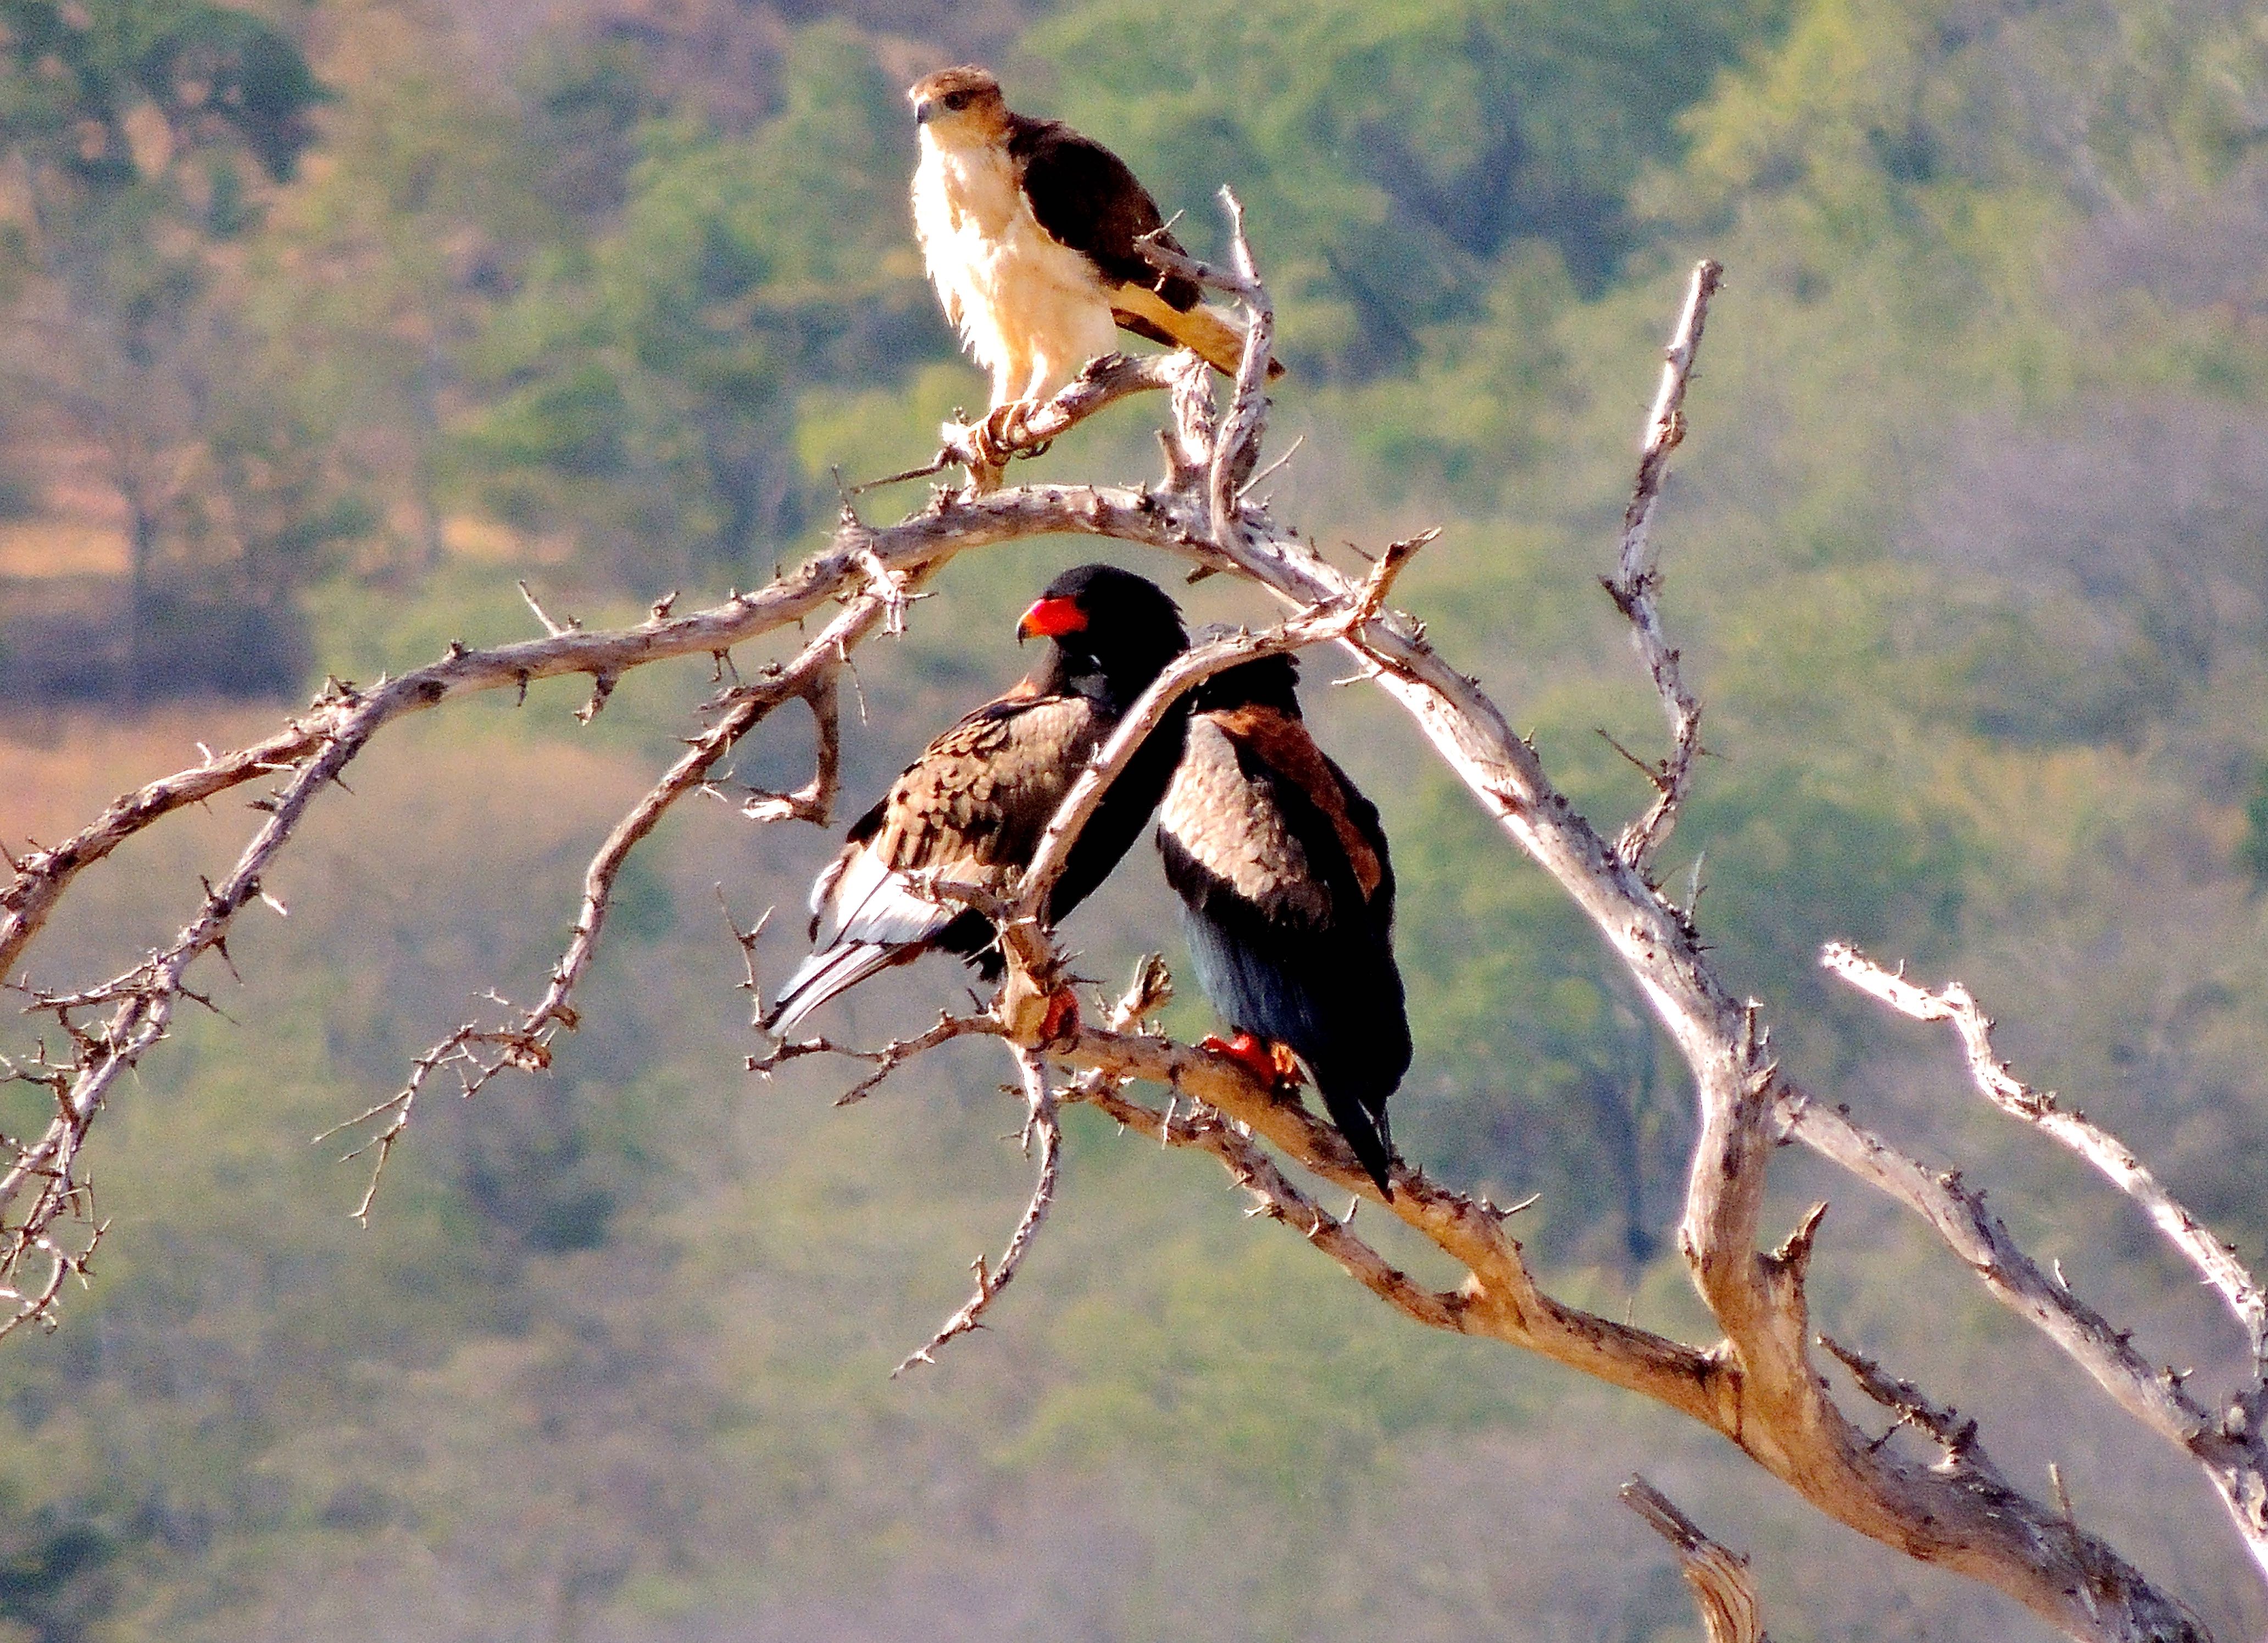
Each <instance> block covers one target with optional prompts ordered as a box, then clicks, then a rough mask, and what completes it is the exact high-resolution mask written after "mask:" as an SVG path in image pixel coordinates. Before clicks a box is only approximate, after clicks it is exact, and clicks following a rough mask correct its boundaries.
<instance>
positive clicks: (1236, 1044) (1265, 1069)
mask: <svg viewBox="0 0 2268 1643" xmlns="http://www.w3.org/2000/svg"><path fill="white" fill-rule="evenodd" d="M1197 1048H1198V1049H1200V1050H1211V1051H1212V1052H1213V1053H1214V1054H1215V1055H1217V1056H1226V1057H1228V1058H1229V1059H1230V1060H1231V1061H1233V1062H1235V1063H1236V1064H1237V1065H1239V1066H1241V1067H1242V1068H1243V1069H1244V1070H1245V1071H1246V1072H1249V1073H1251V1074H1252V1076H1253V1077H1254V1078H1256V1079H1259V1080H1260V1081H1261V1082H1262V1083H1263V1084H1265V1085H1268V1086H1269V1087H1271V1088H1275V1089H1291V1090H1295V1089H1297V1088H1299V1087H1300V1085H1301V1084H1303V1083H1305V1082H1306V1081H1307V1080H1306V1075H1305V1074H1303V1073H1302V1072H1300V1058H1299V1057H1297V1056H1295V1055H1293V1054H1292V1047H1291V1046H1290V1045H1289V1044H1276V1043H1267V1044H1263V1043H1261V1042H1260V1040H1258V1039H1257V1038H1255V1037H1254V1036H1253V1035H1251V1034H1249V1033H1239V1034H1238V1035H1236V1036H1235V1037H1234V1038H1233V1039H1228V1038H1221V1037H1219V1036H1218V1035H1216V1036H1211V1037H1207V1038H1201V1039H1199V1040H1198V1041H1197Z"/></svg>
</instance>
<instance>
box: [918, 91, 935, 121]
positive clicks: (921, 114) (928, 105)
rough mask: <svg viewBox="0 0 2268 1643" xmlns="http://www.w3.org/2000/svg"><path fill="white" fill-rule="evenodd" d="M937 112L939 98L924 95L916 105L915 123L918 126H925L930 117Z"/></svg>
mask: <svg viewBox="0 0 2268 1643" xmlns="http://www.w3.org/2000/svg"><path fill="white" fill-rule="evenodd" d="M936 113H937V99H936V98H934V97H924V98H923V99H921V101H919V102H917V103H916V104H915V105H914V123H915V124H916V125H917V126H925V125H927V124H928V123H929V122H930V117H931V116H932V115H933V114H936Z"/></svg>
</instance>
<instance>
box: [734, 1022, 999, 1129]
mask: <svg viewBox="0 0 2268 1643" xmlns="http://www.w3.org/2000/svg"><path fill="white" fill-rule="evenodd" d="M1003 1035H1004V1033H1003V1029H1002V1028H1001V1026H1000V1023H999V1022H998V1020H995V1019H994V1018H993V1017H991V1016H990V1015H948V1014H944V1013H940V1014H939V1016H938V1018H937V1025H936V1026H934V1027H932V1028H930V1029H929V1030H928V1031H927V1032H925V1033H917V1034H916V1035H914V1036H913V1037H911V1038H894V1039H892V1040H891V1041H890V1042H889V1043H887V1044H884V1045H883V1046H882V1047H881V1048H880V1050H860V1049H858V1048H857V1047H856V1046H854V1045H851V1044H838V1043H835V1042H834V1041H833V1040H832V1039H828V1038H806V1039H799V1040H795V1041H792V1042H788V1043H778V1044H775V1045H774V1046H773V1047H772V1048H771V1049H770V1050H767V1051H766V1052H765V1053H764V1054H762V1055H761V1056H750V1057H748V1058H747V1070H748V1071H749V1072H756V1073H761V1074H762V1075H763V1076H764V1077H766V1078H770V1076H771V1075H772V1074H773V1073H774V1072H777V1071H778V1070H779V1069H780V1068H781V1067H783V1066H785V1065H787V1064H788V1063H789V1062H791V1061H800V1060H802V1059H804V1058H805V1057H807V1056H843V1057H848V1058H849V1059H851V1060H853V1061H865V1062H869V1063H871V1064H872V1065H873V1068H874V1071H873V1072H872V1073H870V1074H869V1075H868V1076H866V1077H865V1078H863V1079H859V1080H858V1082H857V1083H856V1084H853V1085H852V1086H851V1087H850V1088H849V1089H847V1090H845V1091H843V1094H840V1095H837V1096H836V1098H835V1104H836V1106H837V1107H848V1106H850V1105H851V1103H852V1102H854V1101H864V1100H865V1098H866V1097H867V1096H868V1095H871V1094H873V1092H874V1091H875V1090H876V1089H878V1088H880V1087H881V1084H882V1081H883V1080H884V1079H887V1078H888V1077H889V1076H890V1074H891V1073H893V1072H896V1071H897V1070H898V1069H899V1068H900V1067H902V1066H903V1065H905V1064H906V1063H907V1062H909V1061H911V1060H912V1059H913V1058H914V1057H917V1056H919V1055H923V1054H925V1053H926V1052H928V1051H929V1050H934V1049H936V1048H937V1047H938V1046H939V1044H947V1043H952V1042H953V1041H954V1039H956V1038H968V1037H971V1036H976V1037H983V1038H998V1037H1001V1036H1003Z"/></svg>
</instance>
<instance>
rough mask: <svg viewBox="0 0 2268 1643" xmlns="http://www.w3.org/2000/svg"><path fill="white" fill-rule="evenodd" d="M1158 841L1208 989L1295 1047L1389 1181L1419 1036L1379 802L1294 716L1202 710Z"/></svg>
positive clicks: (1357, 1146) (1245, 1024) (1259, 1028)
mask: <svg viewBox="0 0 2268 1643" xmlns="http://www.w3.org/2000/svg"><path fill="white" fill-rule="evenodd" d="M1158 845H1159V850H1160V853H1161V854H1162V855H1163V856H1164V858H1165V866H1166V877H1167V881H1168V882H1169V883H1171V884H1172V885H1173V887H1174V888H1175V891H1176V892H1177V893H1178V894H1179V895H1181V898H1182V904H1183V907H1184V909H1185V910H1186V915H1187V916H1186V919H1185V925H1186V928H1187V930H1188V933H1189V948H1190V955H1191V957H1192V958H1193V959H1194V960H1195V961H1196V968H1197V982H1198V984H1199V985H1200V986H1201V987H1202V988H1203V989H1204V993H1205V996H1206V998H1209V999H1210V1000H1211V1002H1212V1005H1213V1007H1214V1008H1215V1009H1217V1010H1218V1011H1219V1012H1220V1013H1221V1015H1222V1016H1223V1017H1224V1018H1225V1019H1226V1020H1227V1021H1228V1022H1229V1023H1230V1024H1231V1025H1232V1026H1233V1027H1234V1028H1237V1029H1238V1030H1239V1031H1241V1032H1248V1033H1252V1034H1255V1035H1257V1036H1260V1037H1262V1038H1265V1039H1270V1040H1274V1041H1277V1042H1279V1043H1285V1044H1288V1045H1290V1046H1291V1047H1292V1049H1293V1050H1297V1051H1298V1052H1299V1055H1300V1059H1302V1060H1303V1061H1305V1062H1306V1063H1307V1066H1308V1069H1309V1070H1310V1071H1311V1072H1313V1073H1314V1077H1315V1085H1316V1087H1317V1089H1318V1090H1319V1091H1320V1092H1321V1093H1322V1097H1323V1104H1324V1106H1325V1107H1326V1108H1328V1109H1329V1111H1330V1115H1331V1119H1332V1122H1334V1123H1335V1124H1337V1125H1338V1128H1339V1131H1340V1133H1341V1134H1343V1135H1344V1136H1345V1137H1346V1138H1347V1140H1348V1142H1349V1144H1350V1145H1351V1146H1353V1148H1354V1150H1355V1153H1356V1155H1357V1156H1358V1157H1359V1158H1360V1159H1361V1160H1362V1161H1363V1163H1364V1166H1365V1167H1366V1168H1368V1169H1369V1170H1370V1172H1371V1174H1372V1175H1373V1177H1375V1178H1376V1179H1377V1181H1378V1183H1379V1184H1380V1186H1381V1189H1383V1188H1384V1187H1385V1185H1386V1167H1387V1163H1388V1160H1389V1159H1390V1158H1391V1156H1392V1153H1391V1146H1392V1143H1391V1140H1390V1138H1389V1136H1388V1130H1387V1124H1386V1103H1387V1098H1388V1096H1390V1095H1391V1094H1393V1093H1394V1090H1395V1087H1396V1086H1398V1085H1399V1084H1400V1083H1401V1081H1402V1077H1403V1073H1404V1072H1407V1071H1408V1070H1409V1067H1410V1025H1409V1020H1408V1016H1407V1013H1406V1011H1405V1006H1404V1002H1403V989H1402V976H1401V973H1400V971H1399V970H1398V969H1396V968H1395V962H1394V944H1393V932H1392V926H1393V917H1394V880H1393V873H1392V870H1391V868H1390V866H1388V862H1387V855H1386V836H1385V833H1384V832H1383V830H1382V829H1381V828H1380V827H1379V823H1378V812H1377V810H1376V809H1375V807H1373V806H1372V805H1371V804H1370V802H1369V801H1368V800H1367V799H1364V798H1363V796H1362V795H1361V794H1360V793H1359V792H1357V791H1356V790H1355V788H1354V785H1353V784H1352V783H1351V782H1350V781H1348V780H1347V778H1346V776H1345V774H1344V772H1343V771H1341V770H1339V769H1338V767H1337V765H1336V764H1333V763H1330V761H1329V760H1328V759H1327V758H1325V757H1324V756H1323V755H1322V753H1321V751H1320V750H1319V749H1316V748H1314V743H1313V742H1312V741H1311V740H1308V739H1307V733H1306V729H1305V727H1304V726H1301V725H1300V722H1299V721H1298V720H1297V719H1296V718H1291V717H1290V716H1288V715H1283V714H1279V713H1276V712H1273V711H1269V710H1264V709H1254V708H1249V707H1248V708H1246V709H1244V710H1242V711H1239V712H1236V713H1234V714H1231V715H1222V716H1215V715H1212V714H1205V713H1200V714H1198V715H1197V716H1195V717H1194V718H1192V719H1191V721H1190V727H1189V742H1188V748H1187V751H1186V752H1185V753H1184V755H1183V756H1182V768H1181V769H1180V770H1178V771H1176V772H1175V778H1174V785H1173V786H1172V787H1171V788H1170V789H1169V790H1168V791H1167V796H1166V805H1165V811H1164V814H1163V815H1162V816H1161V818H1160V823H1159V829H1158Z"/></svg>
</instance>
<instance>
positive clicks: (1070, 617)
mask: <svg viewBox="0 0 2268 1643" xmlns="http://www.w3.org/2000/svg"><path fill="white" fill-rule="evenodd" d="M1085 627H1086V612H1085V611H1083V610H1081V609H1080V608H1079V601H1078V600H1071V599H1043V600H1040V602H1039V603H1037V604H1036V605H1034V606H1033V607H1032V608H1030V609H1029V610H1027V611H1026V612H1025V613H1024V619H1023V620H1022V621H1021V622H1019V623H1017V624H1016V642H1017V643H1018V644H1022V643H1023V642H1024V641H1025V640H1026V639H1053V638H1059V637H1062V636H1063V635H1064V634H1066V633H1077V632H1079V630H1081V629H1083V628H1085Z"/></svg>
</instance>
